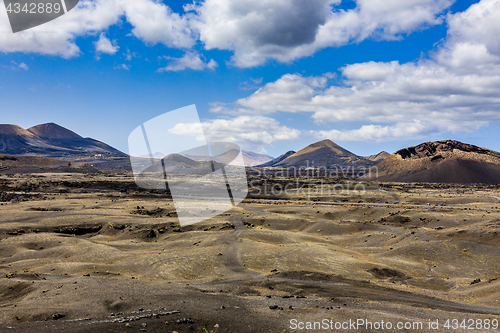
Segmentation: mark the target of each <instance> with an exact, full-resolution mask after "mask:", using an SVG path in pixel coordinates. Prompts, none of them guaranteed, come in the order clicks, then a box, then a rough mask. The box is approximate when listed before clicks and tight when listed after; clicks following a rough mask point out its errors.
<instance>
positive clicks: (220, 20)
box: [186, 0, 453, 67]
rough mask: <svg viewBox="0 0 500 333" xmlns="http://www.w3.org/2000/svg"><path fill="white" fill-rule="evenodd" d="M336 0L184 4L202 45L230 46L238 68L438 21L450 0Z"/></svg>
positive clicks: (397, 34) (390, 37)
mask: <svg viewBox="0 0 500 333" xmlns="http://www.w3.org/2000/svg"><path fill="white" fill-rule="evenodd" d="M340 2H341V1H340V0H309V1H303V0H288V1H285V0H276V1H269V0H240V1H236V2H235V1H233V0H205V1H202V2H200V3H199V4H197V5H189V6H186V10H192V11H194V12H195V13H196V15H195V14H192V16H191V17H190V19H191V26H192V28H193V29H195V30H197V31H198V32H199V34H200V40H201V41H202V42H203V43H204V44H205V48H206V49H209V50H210V49H221V50H231V51H234V56H233V58H232V61H233V62H234V64H235V65H236V66H239V67H252V66H257V65H261V64H263V63H265V62H266V60H268V59H275V60H278V61H280V62H289V61H293V60H295V59H298V58H301V57H304V56H309V55H312V54H314V53H315V52H317V51H319V50H321V49H324V48H327V47H339V46H342V45H346V44H349V43H353V42H361V41H363V40H365V39H369V38H375V39H381V40H394V39H398V38H400V37H401V34H405V33H411V32H413V31H415V30H420V29H424V28H426V27H428V26H432V25H436V24H441V23H442V21H443V16H442V13H443V11H444V10H445V9H446V8H448V7H449V6H451V4H452V3H453V0H410V1H400V0H357V1H356V2H357V6H356V8H354V9H351V10H347V11H345V10H339V9H337V8H335V5H338V4H340Z"/></svg>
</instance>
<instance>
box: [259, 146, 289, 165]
mask: <svg viewBox="0 0 500 333" xmlns="http://www.w3.org/2000/svg"><path fill="white" fill-rule="evenodd" d="M295 153H296V152H295V151H293V150H290V151H287V152H286V153H284V154H283V155H280V156H278V157H276V158H275V159H274V160H270V161H269V162H266V163H264V164H260V165H257V166H258V167H271V166H273V165H276V164H278V163H279V162H281V161H283V160H285V159H287V158H288V157H290V156H292V155H293V154H295Z"/></svg>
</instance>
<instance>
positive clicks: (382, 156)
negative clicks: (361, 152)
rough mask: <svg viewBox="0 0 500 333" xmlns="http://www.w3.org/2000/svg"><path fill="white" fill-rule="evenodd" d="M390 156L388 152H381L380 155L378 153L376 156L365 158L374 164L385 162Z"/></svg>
mask: <svg viewBox="0 0 500 333" xmlns="http://www.w3.org/2000/svg"><path fill="white" fill-rule="evenodd" d="M389 156H391V154H389V153H388V152H386V151H381V152H380V153H378V154H376V155H370V156H366V157H365V158H366V159H367V160H370V161H372V162H382V161H383V160H385V159H386V158H387V157H389Z"/></svg>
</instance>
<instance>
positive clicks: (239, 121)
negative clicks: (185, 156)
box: [171, 116, 301, 150]
mask: <svg viewBox="0 0 500 333" xmlns="http://www.w3.org/2000/svg"><path fill="white" fill-rule="evenodd" d="M202 127H203V131H204V133H205V135H206V137H207V139H208V141H212V142H233V143H237V144H239V145H240V147H242V148H243V149H250V150H259V149H262V147H263V146H265V145H269V144H272V143H274V142H276V141H293V140H296V139H297V138H299V136H300V134H301V132H300V131H299V130H296V129H292V128H289V127H287V126H282V125H280V123H279V122H278V121H277V120H276V119H273V118H269V117H264V116H239V117H235V118H232V119H214V120H209V121H205V122H202ZM171 132H172V133H174V134H178V135H186V134H197V133H199V124H177V125H176V126H175V127H174V128H173V129H172V130H171Z"/></svg>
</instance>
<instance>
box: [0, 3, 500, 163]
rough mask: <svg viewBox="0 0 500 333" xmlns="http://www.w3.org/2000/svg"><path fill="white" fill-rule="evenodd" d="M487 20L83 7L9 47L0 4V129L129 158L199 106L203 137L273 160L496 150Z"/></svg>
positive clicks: (492, 43) (389, 7) (384, 6)
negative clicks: (47, 133)
mask: <svg viewBox="0 0 500 333" xmlns="http://www.w3.org/2000/svg"><path fill="white" fill-rule="evenodd" d="M183 5H189V8H188V7H183ZM499 18H500V1H495V0H488V1H485V0H482V1H480V2H479V1H460V0H459V1H456V2H454V1H451V0H413V1H411V2H410V1H409V2H407V3H402V2H401V1H399V0H392V1H390V0H385V1H382V0H359V1H340V0H338V1H332V0H311V1H307V2H306V1H299V0H288V1H285V0H282V1H275V2H269V1H263V0H254V1H247V0H240V1H230V0H205V1H199V2H197V3H195V4H193V3H192V1H190V2H185V3H181V1H163V2H155V1H152V0H134V1H132V0H93V1H91V0H85V1H81V2H80V4H79V6H78V7H77V8H75V9H74V10H72V11H71V12H69V13H68V14H66V15H65V16H63V17H61V18H59V19H56V20H54V21H52V22H49V23H47V24H45V25H42V26H39V27H36V28H33V29H30V30H28V31H25V32H20V33H17V34H12V32H11V31H10V27H9V23H8V19H7V16H6V14H5V12H4V7H3V5H1V6H0V52H2V53H1V54H0V75H2V82H1V83H0V98H1V101H2V102H1V103H2V104H1V109H2V112H1V115H2V119H1V120H0V123H11V124H17V125H20V126H21V127H24V128H28V127H31V126H34V125H37V124H40V123H46V122H55V123H58V124H60V125H62V126H64V127H67V128H69V129H71V130H73V131H75V132H77V133H79V134H81V135H83V136H86V137H92V138H95V139H98V140H101V141H104V142H106V143H108V144H110V145H112V146H114V147H116V148H118V149H121V150H123V151H127V138H128V135H129V134H130V133H131V132H132V130H134V128H136V127H137V126H139V125H140V124H142V123H144V122H145V121H148V120H149V119H151V118H154V117H156V116H159V115H161V114H163V113H165V112H167V111H170V110H175V109H177V108H181V107H184V106H187V105H191V104H196V106H197V108H198V111H199V114H200V117H201V120H202V122H203V123H204V128H205V131H206V132H207V133H208V135H209V136H210V137H212V138H214V139H217V140H227V141H231V142H235V143H238V144H240V145H241V146H242V147H243V148H244V149H247V150H253V151H256V152H266V153H268V154H270V155H272V156H278V155H280V154H281V153H283V152H285V151H287V150H298V149H301V148H303V147H304V146H306V145H308V144H310V143H312V142H315V141H319V140H321V139H326V138H329V139H332V140H333V141H335V142H336V143H338V144H340V145H342V146H343V147H345V148H347V149H349V150H351V151H353V152H354V153H356V154H359V155H370V154H376V153H378V152H379V151H381V150H386V151H388V152H391V153H392V152H394V151H396V150H397V149H400V148H403V147H406V146H410V145H415V144H419V143H421V142H424V141H432V140H439V139H456V140H460V141H464V142H467V143H472V144H476V145H480V146H484V147H487V148H490V149H495V150H500V143H499V142H498V134H497V133H498V129H499V125H498V121H499V120H500V117H499V112H498V108H499V105H500V99H499V98H498V97H497V91H498V88H499V85H500V42H499V41H498V38H497V36H498V35H499V33H500V24H499V22H500V20H499Z"/></svg>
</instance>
